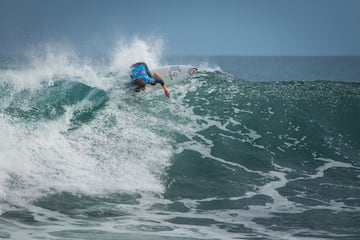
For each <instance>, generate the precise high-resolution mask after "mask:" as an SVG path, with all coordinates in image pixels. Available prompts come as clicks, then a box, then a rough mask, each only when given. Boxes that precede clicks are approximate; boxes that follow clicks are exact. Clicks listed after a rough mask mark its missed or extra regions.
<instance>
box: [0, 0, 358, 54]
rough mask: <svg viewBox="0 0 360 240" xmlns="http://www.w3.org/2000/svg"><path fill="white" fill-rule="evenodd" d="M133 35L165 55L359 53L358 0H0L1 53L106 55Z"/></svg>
mask: <svg viewBox="0 0 360 240" xmlns="http://www.w3.org/2000/svg"><path fill="white" fill-rule="evenodd" d="M134 36H138V37H139V38H144V39H145V38H147V37H148V36H152V37H154V36H159V38H162V39H163V41H164V45H165V53H166V54H185V55H189V54H190V55H360V0H181V1H180V0H23V1H20V0H0V52H9V53H11V52H21V51H24V50H26V48H29V47H31V46H32V45H37V44H42V43H47V42H59V43H61V42H64V43H66V44H69V45H71V46H72V47H73V48H75V49H78V50H79V51H82V52H88V53H89V54H91V53H108V52H109V51H111V48H114V45H115V43H116V42H117V41H118V40H119V39H124V38H125V39H128V40H130V39H132V38H133V37H134Z"/></svg>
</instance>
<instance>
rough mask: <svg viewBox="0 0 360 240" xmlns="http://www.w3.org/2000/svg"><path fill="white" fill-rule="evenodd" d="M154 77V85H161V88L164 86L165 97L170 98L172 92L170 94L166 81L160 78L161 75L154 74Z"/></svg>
mask: <svg viewBox="0 0 360 240" xmlns="http://www.w3.org/2000/svg"><path fill="white" fill-rule="evenodd" d="M153 75H154V78H155V83H154V85H155V84H157V83H160V84H161V86H162V89H163V90H164V93H165V96H166V97H167V98H170V92H169V90H168V89H167V86H166V84H165V82H164V80H163V79H162V77H161V76H160V74H158V73H157V72H154V74H153Z"/></svg>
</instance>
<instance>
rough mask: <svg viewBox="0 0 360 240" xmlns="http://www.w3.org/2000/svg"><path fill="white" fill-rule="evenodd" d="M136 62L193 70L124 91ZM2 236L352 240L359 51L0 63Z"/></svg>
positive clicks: (359, 177)
mask: <svg viewBox="0 0 360 240" xmlns="http://www.w3.org/2000/svg"><path fill="white" fill-rule="evenodd" d="M137 60H142V61H146V62H147V63H148V64H149V66H150V67H153V68H154V67H156V66H161V65H166V64H192V65H194V66H196V67H199V71H198V73H197V74H195V75H194V76H193V77H192V78H190V79H188V80H187V81H185V82H182V83H179V84H177V85H170V86H169V90H170V93H171V95H172V96H171V98H170V99H167V98H166V97H165V96H164V94H163V92H162V91H161V90H157V91H145V92H142V93H139V94H134V93H132V92H130V91H129V90H128V89H126V88H125V83H126V82H127V81H128V68H129V66H130V65H131V64H132V63H134V62H135V61H137ZM0 99H1V100H0V239H51V240H55V239H56V240H61V239H87V240H88V239H105V240H110V239H129V240H130V239H134V240H135V239H136V240H152V239H173V240H190V239H193V240H195V239H207V240H208V239H224V240H225V239H226V240H227V239H228V240H230V239H258V240H277V239H287V240H288V239H341V240H344V239H353V240H355V239H360V57H356V56H329V57H326V56H325V57H306V56H299V57H296V56H284V57H281V56H278V57H270V56H265V57H255V56H165V55H164V54H163V53H162V51H160V50H156V49H155V50H154V49H153V48H152V47H150V46H149V45H147V44H145V43H143V42H135V43H132V44H130V45H126V46H118V47H117V48H116V49H114V51H113V53H112V54H110V55H109V56H105V57H101V58H96V59H94V58H90V57H82V56H79V55H77V54H76V51H73V50H69V49H61V48H58V47H51V46H50V47H49V46H47V47H45V48H44V49H41V50H37V51H31V52H30V53H28V54H27V55H26V57H25V58H21V59H19V58H16V57H6V56H1V57H0Z"/></svg>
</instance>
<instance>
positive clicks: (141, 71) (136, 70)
mask: <svg viewBox="0 0 360 240" xmlns="http://www.w3.org/2000/svg"><path fill="white" fill-rule="evenodd" d="M137 78H141V79H142V80H144V82H145V83H146V84H155V83H156V79H155V78H152V77H150V76H149V74H148V72H147V69H146V66H145V65H142V64H139V65H135V66H133V67H132V68H131V84H134V81H135V79H137Z"/></svg>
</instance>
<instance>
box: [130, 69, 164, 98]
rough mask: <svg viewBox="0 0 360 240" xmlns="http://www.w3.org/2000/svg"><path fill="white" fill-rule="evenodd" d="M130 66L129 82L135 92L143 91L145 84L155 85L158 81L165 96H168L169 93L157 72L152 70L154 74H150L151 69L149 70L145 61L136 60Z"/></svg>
mask: <svg viewBox="0 0 360 240" xmlns="http://www.w3.org/2000/svg"><path fill="white" fill-rule="evenodd" d="M130 68H131V70H130V71H131V73H130V76H131V83H130V84H131V85H132V86H134V90H135V92H140V91H145V88H146V84H151V85H155V84H157V83H160V84H161V86H162V88H163V90H164V93H165V96H166V97H168V98H170V93H169V91H168V89H167V87H166V84H165V83H164V81H163V79H162V77H161V76H160V74H158V73H157V72H154V74H152V73H151V71H149V68H148V66H147V65H146V63H144V62H137V63H134V64H133V65H131V67H130Z"/></svg>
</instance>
